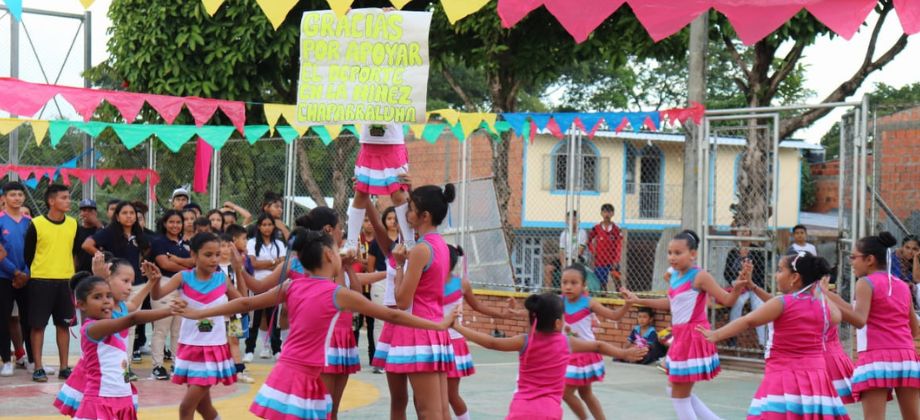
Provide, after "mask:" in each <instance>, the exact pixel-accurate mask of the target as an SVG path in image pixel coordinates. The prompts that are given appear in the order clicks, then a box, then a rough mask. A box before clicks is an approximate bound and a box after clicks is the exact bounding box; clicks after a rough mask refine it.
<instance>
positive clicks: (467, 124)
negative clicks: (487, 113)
mask: <svg viewBox="0 0 920 420" xmlns="http://www.w3.org/2000/svg"><path fill="white" fill-rule="evenodd" d="M482 115H483V114H479V113H467V112H462V113H460V126H461V130H462V132H463V138H462V139H461V140H466V139H467V138H469V137H470V134H473V131H476V129H477V128H479V125H480V124H481V123H482Z"/></svg>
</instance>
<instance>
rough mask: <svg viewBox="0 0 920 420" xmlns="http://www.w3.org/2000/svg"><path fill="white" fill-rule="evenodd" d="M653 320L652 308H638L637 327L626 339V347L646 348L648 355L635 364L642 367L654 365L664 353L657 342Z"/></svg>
mask: <svg viewBox="0 0 920 420" xmlns="http://www.w3.org/2000/svg"><path fill="white" fill-rule="evenodd" d="M653 319H654V312H652V308H639V313H638V314H637V315H636V320H637V321H638V323H639V325H636V326H635V327H633V329H632V332H630V333H629V338H627V340H629V345H628V346H627V347H647V348H648V353H647V354H646V355H645V357H643V358H642V360H640V361H638V362H636V363H641V364H643V365H647V364H650V363H654V362H655V361H656V360H658V359H659V358H661V356H663V355H664V353H665V349H664V346H662V345H661V343H659V342H658V331H656V330H655V325H653V324H652V320H653Z"/></svg>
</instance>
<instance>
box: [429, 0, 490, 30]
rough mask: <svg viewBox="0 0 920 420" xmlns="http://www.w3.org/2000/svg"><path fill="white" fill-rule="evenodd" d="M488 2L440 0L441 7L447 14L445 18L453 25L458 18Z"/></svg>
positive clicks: (479, 0) (469, 13)
mask: <svg viewBox="0 0 920 420" xmlns="http://www.w3.org/2000/svg"><path fill="white" fill-rule="evenodd" d="M488 3H489V0H441V7H443V8H444V13H445V14H447V20H449V21H450V24H451V25H453V24H455V23H457V21H458V20H460V19H463V18H465V17H467V16H469V15H471V14H473V13H476V12H478V11H479V9H482V8H483V7H484V6H485V5H486V4H488Z"/></svg>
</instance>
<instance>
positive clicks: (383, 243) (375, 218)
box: [366, 203, 393, 256]
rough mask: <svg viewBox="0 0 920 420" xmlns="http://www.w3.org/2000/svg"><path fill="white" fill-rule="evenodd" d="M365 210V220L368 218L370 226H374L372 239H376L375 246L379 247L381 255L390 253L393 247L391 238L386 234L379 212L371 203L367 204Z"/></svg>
mask: <svg viewBox="0 0 920 420" xmlns="http://www.w3.org/2000/svg"><path fill="white" fill-rule="evenodd" d="M366 212H367V220H369V221H370V222H371V226H373V227H374V239H375V240H376V241H377V246H378V247H380V251H381V252H383V255H385V256H387V255H390V249H392V248H393V240H392V239H390V236H389V235H387V228H386V226H384V225H383V221H381V220H380V214H379V213H377V206H376V205H374V204H373V203H371V205H369V206H367V209H366Z"/></svg>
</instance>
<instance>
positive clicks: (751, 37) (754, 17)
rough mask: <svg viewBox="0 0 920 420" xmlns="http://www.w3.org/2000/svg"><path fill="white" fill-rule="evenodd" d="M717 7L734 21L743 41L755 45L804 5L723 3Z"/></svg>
mask: <svg viewBox="0 0 920 420" xmlns="http://www.w3.org/2000/svg"><path fill="white" fill-rule="evenodd" d="M717 9H718V10H719V11H720V12H722V14H724V15H725V17H727V18H728V20H729V21H730V22H731V23H732V28H734V29H735V33H736V34H738V38H740V39H741V42H744V43H745V45H753V44H754V43H756V42H757V41H759V40H761V39H763V38H764V37H765V36H767V35H770V34H771V33H772V32H773V31H775V30H776V29H777V28H779V27H780V26H783V24H784V23H786V22H787V21H789V19H792V17H793V16H795V14H796V13H798V12H799V10H802V5H801V4H788V5H770V6H766V5H764V6H755V5H751V4H744V5H737V6H735V5H721V6H717Z"/></svg>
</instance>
